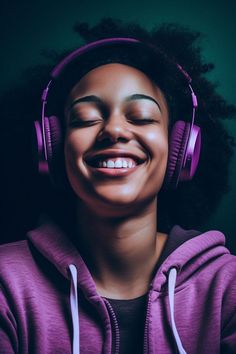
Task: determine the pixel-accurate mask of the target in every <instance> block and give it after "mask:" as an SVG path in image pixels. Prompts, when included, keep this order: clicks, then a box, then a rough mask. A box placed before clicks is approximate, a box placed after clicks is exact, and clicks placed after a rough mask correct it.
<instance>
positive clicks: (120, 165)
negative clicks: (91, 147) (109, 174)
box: [115, 160, 123, 168]
mask: <svg viewBox="0 0 236 354" xmlns="http://www.w3.org/2000/svg"><path fill="white" fill-rule="evenodd" d="M122 165H123V164H122V160H116V161H115V167H116V168H119V167H122Z"/></svg>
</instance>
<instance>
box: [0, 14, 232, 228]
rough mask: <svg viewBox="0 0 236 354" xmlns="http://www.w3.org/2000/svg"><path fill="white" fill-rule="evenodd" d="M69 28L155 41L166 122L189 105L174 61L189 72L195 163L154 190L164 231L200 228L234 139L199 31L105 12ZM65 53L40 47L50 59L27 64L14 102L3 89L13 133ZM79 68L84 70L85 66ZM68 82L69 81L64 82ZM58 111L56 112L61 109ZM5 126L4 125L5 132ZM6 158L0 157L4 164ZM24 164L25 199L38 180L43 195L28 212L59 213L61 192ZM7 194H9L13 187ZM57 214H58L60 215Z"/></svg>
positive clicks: (93, 36)
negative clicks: (171, 185)
mask: <svg viewBox="0 0 236 354" xmlns="http://www.w3.org/2000/svg"><path fill="white" fill-rule="evenodd" d="M74 31H75V32H76V33H77V34H78V35H79V36H80V38H81V39H82V40H83V41H84V42H85V43H89V42H92V41H96V40H98V39H104V38H111V37H132V38H136V39H139V40H140V41H142V42H144V43H148V44H150V45H153V46H154V47H157V48H158V51H159V53H161V54H162V62H161V63H162V64H163V63H164V65H165V68H166V69H167V70H168V69H169V73H171V75H166V71H164V74H163V78H161V77H160V71H159V76H158V75H156V76H157V77H158V81H157V83H158V85H159V86H160V87H161V89H162V90H163V92H164V94H165V95H166V97H167V101H168V105H169V108H170V118H171V125H172V124H173V123H174V122H175V121H176V120H179V119H183V120H186V119H187V120H189V118H187V117H189V115H190V113H189V112H190V109H191V100H190V98H189V96H190V94H189V89H188V87H187V85H186V84H180V83H181V82H182V83H183V75H180V72H179V70H177V69H176V65H173V63H178V64H180V65H181V66H182V67H183V68H184V70H186V71H187V72H188V74H189V75H190V76H191V78H192V85H193V88H194V91H195V92H196V94H197V97H198V111H197V117H196V124H197V125H199V126H200V127H201V131H202V152H201V157H200V163H199V167H198V170H197V173H196V175H195V176H194V178H193V179H192V181H190V182H185V183H180V184H179V186H178V188H177V190H174V191H173V190H170V191H166V190H163V191H161V192H160V194H159V196H158V198H159V203H158V228H159V230H162V231H165V232H168V231H169V229H170V228H171V227H172V226H173V225H174V224H179V225H181V226H182V227H185V228H196V229H200V228H204V224H205V223H206V222H207V220H208V218H209V216H210V215H211V214H212V213H213V212H214V211H215V210H216V208H217V206H218V204H219V203H220V201H221V199H222V196H223V195H224V194H225V193H226V192H228V191H229V183H228V179H229V166H230V161H231V157H232V155H233V150H234V147H235V140H234V138H233V137H232V136H231V135H230V134H229V133H228V132H227V130H226V128H225V127H224V124H223V120H225V119H229V118H235V116H236V114H235V113H236V107H235V106H234V105H231V104H229V103H227V102H226V100H225V99H224V98H223V97H222V96H221V95H220V94H219V93H217V85H216V84H215V83H212V82H210V81H209V79H208V78H207V74H208V73H209V72H210V71H211V70H212V69H213V68H214V65H213V64H212V63H206V62H204V60H203V58H202V53H201V48H200V45H199V44H200V40H201V38H202V34H201V33H199V32H196V31H192V30H190V29H188V28H185V27H182V26H180V25H177V24H162V25H160V26H158V27H155V28H154V29H153V30H151V31H147V30H146V29H144V28H143V27H141V26H140V25H138V24H136V23H123V22H122V21H121V20H115V19H111V18H105V19H103V20H101V21H100V22H99V23H98V24H96V25H95V26H90V25H89V24H88V23H77V24H76V25H75V26H74ZM68 53H69V51H64V52H63V53H55V52H50V51H45V52H44V55H45V56H47V57H48V58H49V59H50V61H51V63H50V64H49V65H42V66H40V67H39V66H38V67H35V68H33V69H32V68H31V69H30V70H29V71H28V75H27V79H26V81H25V84H24V85H20V87H18V88H17V89H14V90H12V92H11V96H10V97H12V94H13V95H14V97H15V98H16V102H15V105H14V106H12V105H10V102H11V99H10V98H9V92H7V93H6V94H4V97H3V100H2V102H4V103H2V104H1V106H2V107H3V109H2V112H5V114H7V115H8V116H9V115H11V116H12V117H13V118H12V120H13V121H14V127H15V131H16V136H20V134H22V135H23V131H25V129H26V132H27V134H29V133H30V123H31V122H32V118H35V119H36V118H38V119H39V118H40V108H41V107H40V99H39V97H40V94H41V91H42V89H43V88H44V87H45V84H46V83H47V82H48V73H49V71H50V70H51V69H52V68H53V67H54V65H55V63H56V62H58V61H60V60H61V59H62V58H63V57H64V56H65V55H67V54H68ZM163 58H164V59H163ZM139 59H140V56H139ZM165 59H166V60H165ZM173 68H175V69H173ZM84 70H85V71H86V70H88V68H87V69H86V68H85V69H84ZM145 70H146V69H145V68H144V71H145ZM153 70H154V67H151V68H150V67H149V72H147V74H148V75H149V76H150V77H151V78H152V79H153V80H154V81H155V75H154V72H153ZM157 74H158V73H157ZM77 79H78V78H77ZM181 80H182V81H181ZM71 84H72V83H71V82H68V85H71ZM22 86H24V87H22ZM65 87H67V86H65ZM68 87H69V86H68ZM68 87H67V88H68ZM58 94H59V93H58ZM63 95H64V93H63ZM55 97H57V101H56V102H55V105H57V104H58V102H63V100H61V99H58V96H57V95H55ZM25 102H27V104H25ZM58 114H59V115H60V114H61V110H60V109H59V111H58ZM5 126H6V128H7V129H9V128H10V127H9V125H8V124H7V123H6V124H5ZM19 128H20V130H19ZM7 129H6V130H5V135H6V136H7V134H8V133H7V131H8V130H7ZM19 132H21V133H19ZM25 135H26V133H25ZM29 135H30V134H29ZM11 136H12V128H11ZM29 147H30V144H29V141H26V143H25V146H24V149H25V150H26V149H28V148H29ZM9 155H10V153H9ZM13 160H14V159H13ZM7 161H8V160H7ZM7 161H5V163H6V165H7V164H8V162H7ZM30 161H31V160H30ZM24 163H25V164H24ZM21 164H22V161H21ZM8 165H9V164H8ZM23 165H24V172H26V171H27V173H28V176H30V178H31V179H32V180H34V181H36V182H35V183H31V184H30V185H31V187H29V184H27V183H28V182H29V177H28V180H27V178H26V179H25V178H23V179H24V181H25V184H27V186H26V185H25V187H24V188H25V190H26V191H27V192H28V202H29V203H31V204H34V198H35V186H36V185H38V186H39V187H37V188H38V189H39V192H38V193H37V198H39V200H40V196H42V195H43V198H41V200H42V203H41V206H39V205H37V208H35V209H34V212H33V211H32V209H31V208H28V209H30V212H31V215H36V214H37V212H39V211H41V209H47V211H48V212H50V211H53V212H52V214H54V217H58V215H59V214H60V211H59V209H58V207H57V206H58V205H59V204H61V203H58V202H55V199H56V200H58V199H57V198H59V199H60V198H61V196H58V194H57V193H55V194H54V192H53V191H52V189H51V188H50V186H49V184H48V182H47V181H44V180H43V181H42V180H41V181H39V180H38V179H37V176H36V170H35V169H33V168H32V162H30V163H29V159H28V160H27V159H25V160H24V161H23ZM32 171H33V172H32ZM6 179H7V178H6ZM24 188H23V190H24ZM9 189H10V188H9ZM42 191H43V193H42ZM11 195H12V196H13V195H14V193H13V194H11ZM12 198H14V197H12ZM63 198H65V199H64V204H67V202H68V203H70V201H71V199H70V198H71V197H70V196H65V195H64V196H63ZM66 198H68V199H66ZM47 205H48V207H47ZM63 215H64V211H63ZM59 219H60V220H62V218H61V217H60V218H59Z"/></svg>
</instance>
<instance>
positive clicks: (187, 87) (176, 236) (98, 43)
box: [0, 21, 236, 354]
mask: <svg viewBox="0 0 236 354" xmlns="http://www.w3.org/2000/svg"><path fill="white" fill-rule="evenodd" d="M105 24H106V26H107V25H108V24H109V26H108V27H106V26H105ZM86 28H87V27H86ZM130 28H131V29H132V31H131V30H128V27H126V26H123V27H122V26H120V25H118V24H116V23H115V22H114V21H107V22H106V21H104V22H101V23H100V24H99V25H98V26H97V27H96V28H94V29H91V30H88V28H87V30H86V31H87V35H88V34H90V36H89V35H88V37H90V43H89V44H87V45H85V46H83V47H81V48H79V49H76V50H75V51H73V52H72V53H70V54H69V55H68V56H67V57H66V58H64V59H63V60H62V61H61V62H59V64H58V65H57V66H56V67H55V68H54V69H53V70H52V73H51V79H50V81H49V83H48V85H47V86H46V89H45V90H44V91H43V95H42V119H41V121H37V122H35V128H36V136H37V147H38V154H39V155H40V156H39V170H40V171H41V172H43V173H45V172H46V173H49V175H50V177H51V181H52V183H53V185H54V187H56V191H57V193H62V196H63V195H64V196H65V195H69V196H70V197H71V199H64V200H63V199H62V198H61V203H60V208H59V209H61V213H58V215H57V217H55V218H54V217H52V216H48V215H47V216H46V215H43V216H42V217H41V218H40V221H39V225H38V226H37V228H36V229H34V230H31V231H29V232H28V233H27V239H26V240H24V241H20V242H17V243H13V244H8V245H3V246H2V247H1V248H0V281H1V284H2V285H1V288H0V302H1V307H0V323H1V324H0V347H1V350H3V353H8V354H11V353H19V352H20V353H22V354H26V353H36V354H47V353H48V354H49V353H63V354H67V353H68V354H69V353H71V351H72V352H73V354H75V353H83V354H86V353H105V354H108V353H109V354H110V353H113V354H119V353H120V354H128V353H132V354H141V353H144V354H147V353H160V352H162V353H175V352H178V353H181V354H184V353H202V354H206V353H209V352H210V353H222V354H223V353H224V354H225V353H228V354H230V353H231V354H233V353H235V351H236V312H235V308H236V295H235V294H236V280H235V270H236V257H235V256H233V255H232V254H230V252H229V250H228V249H227V248H226V247H225V236H224V235H223V234H222V233H221V232H219V231H205V232H200V231H197V230H194V229H191V230H189V229H188V230H186V229H184V228H183V225H177V224H175V223H174V221H175V219H176V218H177V219H178V215H181V217H182V220H184V219H185V218H187V214H185V209H184V205H183V206H182V204H181V203H182V201H184V202H185V208H188V207H189V208H190V209H191V212H192V214H195V211H196V210H200V209H202V205H203V203H202V204H201V198H203V197H201V196H203V195H204V188H203V186H204V183H206V181H205V179H206V174H204V172H201V171H203V170H204V169H203V168H202V169H201V161H202V164H203V162H204V161H207V163H208V164H209V165H210V167H211V168H213V172H212V171H211V172H210V176H212V175H213V174H214V168H215V167H214V162H212V161H213V160H214V156H213V157H212V156H211V158H209V159H208V156H210V155H209V154H211V155H214V146H216V145H217V146H218V145H220V149H221V151H222V152H224V151H225V156H227V152H228V160H227V157H226V159H225V160H224V164H225V165H226V164H227V163H228V162H229V154H230V152H232V146H231V145H230V143H229V141H230V137H229V136H228V135H227V134H226V132H225V131H224V129H223V128H222V126H220V128H219V125H217V121H216V119H215V117H218V114H219V112H220V114H222V117H227V115H229V114H231V113H233V112H234V111H235V109H234V107H232V106H229V105H227V103H226V102H224V100H223V99H222V98H220V97H219V96H217V95H216V93H215V91H214V89H213V87H211V85H210V83H209V82H208V81H206V79H205V78H203V77H202V76H201V75H202V74H203V72H204V71H206V70H207V68H208V69H209V68H210V66H206V65H205V67H204V65H203V64H202V63H201V60H200V58H199V57H198V55H199V51H198V50H197V49H192V48H191V45H192V42H193V38H194V36H193V37H191V36H190V35H189V36H188V40H187V42H188V45H186V43H185V42H184V39H186V38H187V37H186V32H185V31H184V30H182V32H181V31H180V33H179V36H180V38H181V41H180V42H179V44H178V46H177V48H176V52H177V53H178V52H181V53H182V52H184V53H185V55H186V56H187V57H191V58H192V59H193V60H192V61H191V66H190V67H189V69H191V70H190V74H191V77H192V78H193V82H192V78H191V77H190V76H189V73H187V72H186V71H185V69H186V67H187V66H188V65H187V64H188V61H187V60H186V67H185V65H183V64H184V60H182V61H181V65H180V64H179V61H177V58H175V56H174V54H173V52H172V51H171V50H170V51H169V52H168V50H167V52H165V51H164V50H163V48H162V46H161V41H160V47H159V46H158V43H157V38H158V36H159V39H160V38H161V33H162V31H163V30H162V29H159V30H156V31H154V32H153V34H148V32H145V31H144V30H141V29H140V27H139V26H137V25H136V26H132V27H130ZM107 29H109V30H108V32H109V35H107V34H106V30H107ZM111 29H113V31H114V37H110V36H111V34H110V32H111ZM83 31H85V27H83V26H82V27H81V33H83ZM86 31H85V32H84V36H85V37H86ZM168 31H169V32H168V33H169V36H170V34H172V35H173V36H174V35H175V34H176V33H177V30H176V29H173V28H172V29H169V30H168ZM101 32H102V35H101ZM95 33H96V35H95ZM135 34H136V35H135ZM162 36H163V33H162ZM91 37H95V38H92V39H91ZM163 38H165V41H164V42H163V43H164V44H165V46H166V48H167V49H168V45H169V46H170V48H172V43H174V44H175V45H176V43H175V42H173V41H172V40H171V39H170V37H169V38H168V36H167V37H165V36H163ZM92 40H93V41H92ZM163 43H162V44H163ZM172 49H173V48H172ZM173 51H174V49H173ZM193 54H194V55H193ZM177 57H178V55H177ZM187 69H188V68H187ZM195 91H196V93H195ZM207 91H208V96H207V99H208V103H207V101H206V97H205V95H206V92H207ZM211 101H212V102H213V101H214V104H212V105H211V104H210V103H209V102H211ZM197 109H198V111H199V112H200V113H201V117H200V116H198V115H197V116H196V117H195V115H196V110H197ZM213 116H214V118H213ZM180 118H181V119H180ZM195 120H196V122H197V124H196V122H195ZM217 127H218V128H217ZM217 129H218V130H217ZM217 134H218V135H217ZM213 135H215V136H217V139H215V140H214V137H213ZM222 135H224V137H225V140H220V136H222ZM201 136H202V137H203V139H201ZM221 139H222V138H221ZM216 140H217V141H216ZM201 141H202V143H201ZM216 142H217V144H216ZM231 142H232V140H231ZM214 144H215V145H214ZM201 145H202V155H201V159H200V167H198V165H199V157H200V151H201ZM209 146H211V152H209V150H208V149H206V147H209ZM212 147H213V148H212ZM218 157H219V155H218ZM227 161H228V162H227ZM197 168H199V170H200V172H199V170H197ZM221 182H222V181H221ZM184 184H186V185H189V186H190V188H189V189H188V187H187V189H184V188H182V185H184ZM191 188H192V189H191ZM211 188H213V187H212V186H209V189H211ZM213 189H214V188H213ZM213 189H212V190H213ZM62 190H63V191H62ZM191 190H193V191H195V193H196V199H195V200H194V201H195V203H193V202H192V201H191V200H190V198H189V194H188V192H189V191H191ZM221 190H222V189H221ZM176 191H177V192H176ZM186 191H187V193H186ZM63 193H64V194H63ZM178 193H179V194H178ZM182 194H184V195H185V197H184V198H183V199H181V198H182V197H181V196H182ZM186 196H187V197H186ZM176 199H178V200H177V202H178V203H176ZM69 200H70V202H68V201H69ZM199 201H200V202H199ZM183 204H184V203H183ZM195 204H196V206H195ZM197 208H198V209H197ZM59 209H56V210H57V211H58V210H59ZM69 211H72V214H73V217H71V218H69V217H68V215H70V214H71V213H70V212H69ZM203 211H204V209H203V210H201V212H202V213H203ZM55 214H56V213H55ZM176 215H177V217H176ZM195 219H196V215H195ZM178 220H180V219H178ZM191 220H192V219H191V218H190V221H191ZM188 222H189V220H187V221H186V223H187V224H188ZM9 274H10V276H9ZM26 275H27V276H26ZM203 337H204V341H202V338H203Z"/></svg>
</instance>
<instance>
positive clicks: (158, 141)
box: [145, 127, 168, 160]
mask: <svg viewBox="0 0 236 354" xmlns="http://www.w3.org/2000/svg"><path fill="white" fill-rule="evenodd" d="M145 144H146V146H148V147H149V149H148V150H149V151H150V155H151V158H153V159H154V160H155V159H158V160H159V159H160V158H161V157H162V158H166V159H167V156H168V132H167V130H166V129H164V127H163V128H157V129H150V131H147V133H146V134H145Z"/></svg>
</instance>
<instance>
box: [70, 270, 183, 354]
mask: <svg viewBox="0 0 236 354" xmlns="http://www.w3.org/2000/svg"><path fill="white" fill-rule="evenodd" d="M69 270H70V273H71V286H70V307H71V315H72V324H73V352H72V353H73V354H80V338H79V306H78V293H77V269H76V267H75V265H74V264H70V265H69ZM176 276H177V271H176V268H171V270H170V272H169V276H168V296H169V305H170V317H171V328H172V332H173V335H174V338H175V341H176V345H177V347H178V350H179V354H187V353H186V351H185V350H184V348H183V345H182V343H181V340H180V337H179V334H178V331H177V328H176V325H175V318H174V291H175V283H176Z"/></svg>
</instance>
